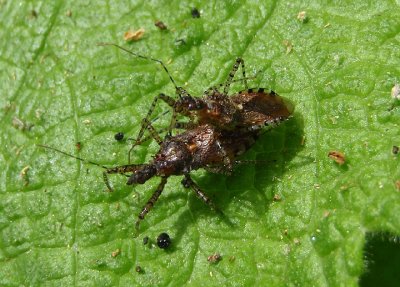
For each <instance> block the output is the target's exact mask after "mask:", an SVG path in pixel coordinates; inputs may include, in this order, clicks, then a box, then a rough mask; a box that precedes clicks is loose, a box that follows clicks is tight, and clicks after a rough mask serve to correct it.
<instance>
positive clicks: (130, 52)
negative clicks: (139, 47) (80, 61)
mask: <svg viewBox="0 0 400 287" xmlns="http://www.w3.org/2000/svg"><path fill="white" fill-rule="evenodd" d="M97 45H98V46H114V47H117V48H118V49H121V50H123V51H125V52H127V53H129V54H131V55H134V56H136V57H138V58H142V59H146V60H150V61H153V62H157V63H160V64H161V66H162V67H163V68H164V70H165V71H166V72H167V74H168V76H169V79H170V80H171V82H172V84H173V85H174V87H175V89H176V90H177V91H180V90H181V88H180V87H178V86H177V85H176V83H175V81H174V79H173V78H172V76H171V74H170V73H169V71H168V69H167V66H165V64H164V63H163V62H162V61H161V60H158V59H154V58H152V57H147V56H143V55H140V54H138V53H135V52H132V51H130V50H128V49H126V48H124V47H122V46H120V45H117V44H114V43H103V42H101V43H98V44H97ZM179 96H180V95H179Z"/></svg>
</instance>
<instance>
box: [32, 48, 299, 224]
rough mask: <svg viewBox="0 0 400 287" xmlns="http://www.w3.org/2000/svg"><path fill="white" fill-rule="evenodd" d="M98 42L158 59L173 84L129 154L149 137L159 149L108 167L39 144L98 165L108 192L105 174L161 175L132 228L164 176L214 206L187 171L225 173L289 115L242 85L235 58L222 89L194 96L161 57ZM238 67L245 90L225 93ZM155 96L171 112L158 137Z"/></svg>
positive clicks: (134, 180)
mask: <svg viewBox="0 0 400 287" xmlns="http://www.w3.org/2000/svg"><path fill="white" fill-rule="evenodd" d="M101 45H112V46H116V47H118V48H120V49H122V50H124V51H126V52H128V53H130V54H132V55H135V56H137V57H139V58H143V59H147V60H151V61H155V62H158V63H160V64H161V65H162V67H163V68H164V70H165V71H166V72H167V74H168V76H169V78H170V80H171V82H172V83H173V84H174V86H175V90H176V93H177V95H178V99H177V100H175V99H173V98H172V97H169V96H166V95H165V94H159V95H158V96H157V97H156V98H155V99H154V101H153V103H152V105H151V107H150V109H149V111H148V113H147V115H146V116H145V118H144V119H143V120H142V125H141V128H140V130H139V134H138V136H137V137H136V140H135V142H134V144H133V145H132V147H131V149H130V151H129V152H131V151H132V149H133V148H134V147H135V146H136V145H139V144H141V143H142V142H144V141H146V140H147V139H149V138H153V139H155V140H156V141H157V143H158V144H159V145H160V149H159V151H158V152H157V153H156V154H155V156H154V157H153V159H152V160H151V161H150V162H148V163H144V164H131V163H130V161H129V163H128V164H127V165H121V166H115V167H111V168H109V167H106V166H104V165H100V164H97V163H95V162H92V161H88V160H85V159H82V158H80V157H76V156H73V155H71V154H68V153H66V152H63V151H61V150H58V149H56V148H53V147H49V146H45V145H39V146H41V147H44V148H48V149H51V150H54V151H57V152H60V153H62V154H64V155H67V156H70V157H73V158H75V159H78V160H81V161H83V162H87V163H90V164H93V165H96V166H99V167H102V168H103V169H105V170H104V172H103V179H104V182H105V184H106V186H107V188H108V190H109V191H110V192H112V191H113V189H112V187H111V185H110V183H109V180H108V176H107V175H108V174H117V173H118V174H123V175H125V176H127V177H129V178H128V181H127V184H128V185H136V184H144V183H145V182H146V181H147V180H149V179H150V178H152V177H154V176H159V177H161V182H160V184H159V185H158V187H157V189H156V190H155V192H154V193H153V195H152V196H151V197H150V199H149V200H148V201H147V203H146V205H145V206H144V207H143V208H142V210H141V212H140V213H139V215H138V219H137V221H136V229H137V230H138V229H139V225H140V222H141V221H142V220H143V219H144V218H145V216H146V215H147V213H148V212H149V211H150V210H151V209H152V208H153V206H154V204H155V203H156V201H157V200H158V198H159V197H160V195H161V193H162V191H163V190H164V186H165V184H166V183H167V180H168V178H169V177H170V176H173V175H183V176H184V178H183V180H182V184H183V186H184V187H185V188H191V189H192V190H193V191H194V193H195V194H196V195H197V196H198V197H199V198H200V199H202V200H203V201H204V202H205V203H206V204H207V205H209V206H210V207H211V208H212V209H214V210H217V209H216V207H215V205H214V204H213V203H212V201H211V200H210V198H209V197H208V196H207V195H206V194H205V193H204V192H203V191H202V190H201V189H200V187H199V186H198V185H197V184H196V183H195V182H194V181H193V180H192V178H191V176H190V172H191V171H193V170H197V169H199V168H204V169H206V170H208V171H210V172H214V173H226V174H230V173H231V172H232V170H233V167H234V165H235V164H236V163H239V161H237V160H236V158H237V156H238V155H240V154H242V153H244V152H245V151H246V150H248V149H249V148H250V146H251V145H252V144H253V143H254V142H255V140H256V139H257V137H258V136H259V134H260V133H261V132H262V131H263V129H262V127H264V126H269V127H273V126H275V125H276V124H279V123H280V122H282V121H284V120H286V119H288V118H289V117H290V116H291V114H292V113H293V106H292V105H291V104H290V103H289V102H288V101H287V100H285V99H284V98H282V97H280V96H278V95H277V94H276V93H274V92H269V93H268V92H265V91H264V89H248V88H247V82H246V76H245V71H244V62H243V60H242V59H240V58H238V59H237V60H236V62H235V65H234V66H233V69H232V71H231V73H230V74H229V77H228V79H227V81H226V82H225V83H224V84H221V85H220V87H224V89H223V91H222V92H220V91H219V90H218V88H217V87H211V88H210V89H208V90H207V91H206V92H205V94H204V96H203V97H202V98H196V97H192V96H191V95H190V94H189V93H188V92H187V91H186V90H184V89H183V88H181V87H178V86H177V85H176V83H175V81H174V79H173V78H172V77H171V75H170V73H169V72H168V69H167V67H166V66H165V65H164V63H163V62H162V61H160V60H157V59H153V58H149V57H145V56H142V55H139V54H136V53H134V52H131V51H129V50H127V49H125V48H123V47H120V46H118V45H115V44H109V43H103V44H101ZM239 65H241V66H242V72H243V81H244V83H245V88H246V89H245V90H244V91H242V92H239V93H237V94H234V95H232V96H228V91H229V87H230V85H231V83H232V82H233V77H234V75H235V73H236V72H237V70H238V68H239ZM159 99H161V100H163V101H164V102H166V103H167V104H168V105H169V106H171V107H172V112H173V114H172V119H171V123H170V125H169V127H168V129H167V134H166V136H165V137H164V138H162V137H161V136H160V135H159V133H158V132H157V131H156V130H155V128H154V127H153V125H152V123H151V121H150V117H151V115H152V113H153V111H154V108H155V106H156V103H157V101H158V100H159ZM177 115H183V116H187V117H188V118H189V122H186V123H181V122H177V120H176V118H177ZM173 128H178V129H183V132H181V133H178V134H176V135H172V129H173ZM146 130H147V131H148V132H149V133H150V137H143V136H144V132H145V131H146ZM128 174H130V175H128Z"/></svg>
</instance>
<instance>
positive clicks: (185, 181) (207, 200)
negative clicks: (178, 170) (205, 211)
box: [182, 174, 218, 211]
mask: <svg viewBox="0 0 400 287" xmlns="http://www.w3.org/2000/svg"><path fill="white" fill-rule="evenodd" d="M182 185H183V186H184V187H185V188H189V187H190V188H191V189H192V190H193V191H194V193H195V194H196V195H197V197H198V198H200V199H201V200H202V201H203V202H204V203H205V204H207V205H208V206H209V207H210V208H211V209H212V210H215V211H218V208H217V207H216V206H215V204H214V203H213V202H212V201H211V199H210V198H209V197H208V196H207V195H206V194H205V193H204V192H203V191H202V190H201V189H200V187H199V186H198V185H197V184H196V183H195V182H194V181H193V180H192V178H191V177H190V175H189V174H185V178H184V179H183V180H182Z"/></svg>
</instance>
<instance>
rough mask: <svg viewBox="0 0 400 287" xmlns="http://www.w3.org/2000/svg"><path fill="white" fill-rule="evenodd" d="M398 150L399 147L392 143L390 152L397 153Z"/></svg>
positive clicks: (399, 149)
mask: <svg viewBox="0 0 400 287" xmlns="http://www.w3.org/2000/svg"><path fill="white" fill-rule="evenodd" d="M399 151H400V148H399V147H398V146H396V145H394V146H393V147H392V153H393V154H398V153H399Z"/></svg>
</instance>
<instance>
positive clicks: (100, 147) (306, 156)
mask: <svg viewBox="0 0 400 287" xmlns="http://www.w3.org/2000/svg"><path fill="white" fill-rule="evenodd" d="M399 6H400V3H399V2H398V1H389V0H387V1H361V0H360V1H287V2H286V1H263V2H261V1H229V2H223V1H204V2H201V1H171V2H170V1H132V3H131V2H129V1H120V2H118V3H117V4H114V3H112V2H108V1H104V2H103V1H76V2H69V1H46V2H41V1H23V2H16V1H5V0H3V1H0V39H1V41H0V88H1V89H0V107H1V110H0V119H1V127H0V129H1V130H0V165H1V172H0V274H1V275H0V285H2V286H22V285H26V286H28V285H29V286H39V285H40V286H54V285H62V286H71V285H76V286H115V285H120V286H134V285H141V286H154V285H158V286H179V285H188V286H201V285H202V286H221V285H228V286H266V285H268V286H282V285H288V286H328V285H329V286H338V285H340V286H354V285H357V284H358V281H359V278H360V276H361V274H363V273H364V272H365V271H366V270H368V269H370V268H371V266H372V263H373V262H372V260H370V259H369V253H368V252H367V253H365V254H364V253H363V248H364V245H365V242H366V235H367V234H368V233H369V232H372V233H374V234H376V233H377V234H380V233H381V232H385V233H387V234H389V235H388V238H389V239H387V240H393V238H394V237H393V236H394V235H396V234H400V215H399V210H400V192H399V190H397V189H396V187H395V182H396V181H397V180H400V171H399V159H398V156H396V155H393V154H392V146H393V145H400V128H399V122H400V107H399V105H398V104H396V103H395V104H394V103H393V99H392V98H391V89H392V87H393V86H394V85H395V83H398V82H399V81H400V60H399V59H400V43H399V42H400V9H399ZM192 7H197V8H198V9H199V10H200V11H201V18H200V19H193V18H192V16H191V8H192ZM33 11H35V12H33ZM300 11H306V13H307V19H306V21H303V22H302V21H299V20H298V19H297V15H298V13H299V12H300ZM156 20H162V21H163V22H164V23H165V24H166V25H167V26H168V30H167V31H160V30H159V29H158V28H156V27H155V26H154V22H155V21H156ZM140 27H143V28H144V29H145V30H146V32H145V34H144V37H143V38H142V39H141V40H140V41H137V42H134V43H131V44H125V43H124V40H123V37H122V36H123V33H124V32H125V31H127V30H129V29H132V30H136V29H138V28H140ZM179 39H183V40H184V42H182V41H177V40H179ZM104 41H107V42H113V43H118V44H122V45H124V46H125V47H128V48H129V49H131V50H133V51H137V52H140V53H142V54H145V55H151V56H153V57H155V58H158V59H161V60H163V61H164V62H165V63H167V66H168V69H169V70H170V71H171V74H172V76H173V77H174V79H175V81H176V82H177V83H178V84H179V85H182V86H184V87H185V88H186V89H188V90H189V91H190V92H191V93H192V94H193V95H198V96H200V95H201V94H202V92H203V91H204V90H206V89H207V88H208V87H210V86H211V85H215V84H218V83H222V82H224V81H225V79H226V77H227V75H228V74H229V72H230V69H231V66H232V65H233V63H234V60H235V58H236V57H238V56H240V57H242V58H244V59H245V63H246V72H247V74H248V75H249V76H256V78H255V79H254V80H252V81H251V84H250V86H253V87H265V88H271V89H273V90H275V91H276V92H277V93H278V94H280V95H282V96H285V97H287V98H289V99H291V100H292V101H293V102H294V103H295V106H296V111H295V115H294V117H293V118H292V119H291V120H290V121H288V122H286V123H284V124H283V125H281V126H280V127H278V128H277V129H275V130H273V131H272V132H270V133H267V134H265V135H263V136H262V137H261V139H260V140H259V141H258V142H257V143H256V144H255V146H254V147H253V148H252V149H251V150H250V151H249V152H248V153H247V154H246V155H245V157H244V158H246V159H256V160H267V161H269V163H266V164H265V163H264V164H257V165H252V164H249V165H242V166H238V167H237V169H236V171H235V173H234V175H233V176H231V177H227V176H220V175H214V174H210V173H207V172H204V171H202V170H200V171H198V172H195V173H193V178H194V180H195V181H196V182H197V183H198V184H199V185H200V186H201V187H202V189H203V190H204V191H205V192H207V194H209V195H210V196H211V197H212V198H213V200H214V201H215V203H216V205H217V206H218V207H219V208H220V209H222V210H223V212H224V213H225V215H226V216H227V217H228V218H229V220H223V219H221V217H219V216H218V215H216V214H215V213H213V212H212V211H210V210H209V208H208V207H207V206H205V205H204V204H203V203H202V202H201V201H199V200H198V199H197V198H196V197H195V196H194V194H192V193H191V192H190V191H187V190H185V189H184V188H183V187H182V186H181V185H180V180H181V179H180V178H179V177H175V178H171V179H170V180H169V182H168V184H167V185H166V188H165V191H164V194H162V195H161V198H160V200H159V202H157V205H156V206H155V208H154V209H153V210H152V212H151V213H150V214H149V215H148V216H147V218H146V220H145V221H144V222H143V224H142V225H141V234H140V236H139V237H137V238H135V237H134V235H135V229H134V222H135V220H136V216H137V214H138V212H139V211H140V209H141V207H142V206H143V205H144V203H145V202H146V200H147V199H148V198H149V197H150V196H151V194H152V192H153V191H154V189H155V188H156V186H157V184H158V182H159V179H158V178H153V179H151V180H150V181H149V182H147V183H146V184H144V185H140V186H135V187H133V188H132V187H127V186H126V184H125V181H126V178H125V177H123V176H112V177H111V181H112V184H113V186H114V189H115V192H114V193H112V194H110V193H107V192H106V191H105V190H106V188H105V186H104V184H103V182H102V178H101V172H102V170H101V169H100V168H98V167H94V166H91V165H86V164H82V163H81V162H79V161H76V160H74V159H71V158H68V157H65V156H63V155H61V154H57V153H54V152H52V151H49V150H43V149H40V148H38V147H36V146H35V144H39V143H40V144H47V145H50V146H55V147H58V148H60V149H62V150H65V151H67V152H70V153H72V154H75V155H79V156H81V157H83V158H86V159H89V160H93V161H96V162H98V163H101V164H104V165H107V166H115V165H119V164H126V163H127V151H128V150H129V144H128V142H123V143H118V142H116V141H115V140H114V138H113V137H114V134H115V133H116V132H119V131H123V132H124V133H126V134H127V135H128V136H134V135H136V133H137V132H138V129H139V125H140V120H141V119H142V118H143V116H144V115H145V113H146V112H147V110H148V108H149V106H150V104H151V101H152V100H153V98H154V96H155V95H157V94H158V93H160V92H164V93H167V94H169V95H174V88H173V86H172V84H171V83H170V82H169V79H168V76H167V75H166V74H165V72H164V71H163V70H162V68H161V67H160V66H159V65H158V64H156V63H153V62H148V61H145V60H140V59H137V58H134V57H130V56H129V55H127V54H126V53H124V52H122V51H119V50H117V49H115V48H112V47H99V46H97V45H96V44H97V43H98V42H104ZM288 43H290V44H289V46H291V47H292V48H291V49H288ZM240 88H241V87H240V85H239V84H238V85H235V87H234V88H233V90H236V91H238V90H240ZM166 110H168V107H166V106H165V105H160V106H159V107H158V108H157V110H156V113H158V114H159V113H162V112H163V111H166ZM168 116H169V114H167V115H165V116H163V117H162V119H160V120H158V121H156V125H157V126H160V127H161V126H162V125H163V124H165V122H166V119H167V118H168ZM77 142H81V144H82V148H81V150H80V151H79V152H78V151H77V149H76V143H77ZM332 150H339V151H342V152H343V153H344V154H345V155H346V164H345V165H343V166H339V165H337V164H336V163H335V162H334V161H332V160H331V159H329V158H328V157H327V154H328V152H329V151H332ZM156 151H157V145H156V144H155V143H154V142H149V143H147V144H146V145H144V146H141V147H138V148H137V149H136V150H135V153H134V157H133V159H134V161H135V162H138V163H142V162H145V161H147V160H149V159H151V155H153V154H154V153H155V152H156ZM27 166H29V170H28V171H27V173H26V175H25V176H21V171H22V170H23V169H24V168H25V167H27ZM275 195H278V196H280V198H281V199H280V200H278V201H274V200H273V198H274V196H275ZM161 232H168V233H169V234H170V235H171V237H172V238H173V244H172V246H171V248H170V249H169V250H168V251H164V250H161V249H159V248H157V247H155V246H154V243H155V238H156V237H157V235H158V234H159V233H161ZM144 236H149V237H150V239H151V240H150V244H149V245H146V246H143V243H142V239H143V237H144ZM395 243H396V244H393V246H394V247H393V248H398V244H397V241H396V242H395ZM118 249H119V250H120V254H119V255H117V256H115V257H113V256H112V254H113V252H115V251H117V250H118ZM378 249H380V248H378ZM214 253H220V254H221V255H222V258H223V259H222V261H220V262H219V263H218V264H210V263H209V262H208V261H207V257H208V256H209V255H212V254H214ZM387 254H391V252H387ZM388 257H390V256H388ZM396 258H399V256H397V257H396ZM388 259H389V258H388ZM397 260H398V259H397ZM396 263H397V264H398V263H399V262H392V263H391V264H392V266H393V265H394V266H395V265H396ZM136 266H141V268H142V269H143V272H142V273H137V272H136V271H135V267H136ZM397 266H398V265H397ZM371 282H372V281H371ZM378 282H382V281H379V280H378ZM393 282H395V281H393Z"/></svg>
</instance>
